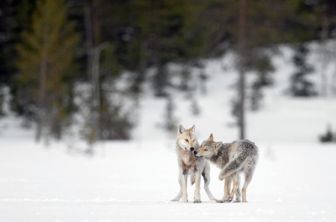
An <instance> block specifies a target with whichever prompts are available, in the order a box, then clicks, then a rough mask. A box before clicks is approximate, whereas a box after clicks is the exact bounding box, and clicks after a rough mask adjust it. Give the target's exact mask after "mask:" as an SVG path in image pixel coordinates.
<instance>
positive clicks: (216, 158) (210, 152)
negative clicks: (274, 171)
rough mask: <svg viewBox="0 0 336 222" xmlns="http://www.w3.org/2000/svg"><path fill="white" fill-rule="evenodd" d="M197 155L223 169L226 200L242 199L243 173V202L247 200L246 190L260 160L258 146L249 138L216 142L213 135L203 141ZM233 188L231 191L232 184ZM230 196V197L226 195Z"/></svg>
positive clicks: (221, 178) (220, 177)
mask: <svg viewBox="0 0 336 222" xmlns="http://www.w3.org/2000/svg"><path fill="white" fill-rule="evenodd" d="M196 156H199V157H204V158H206V159H208V160H210V162H212V163H214V164H215V165H216V166H217V167H219V168H220V169H221V172H220V174H219V177H218V178H219V179H220V180H224V179H225V185H224V187H225V188H224V200H225V199H230V198H233V194H234V193H235V194H236V201H237V202H239V201H240V181H239V174H240V173H241V174H243V176H244V178H245V181H244V185H243V188H242V196H243V202H247V199H246V190H247V186H248V185H249V183H250V182H251V180H252V177H253V173H254V170H255V167H256V164H257V161H258V147H257V146H256V145H255V144H254V143H253V142H251V141H249V140H237V141H233V142H231V143H222V142H215V141H214V138H213V135H212V134H210V136H209V138H208V139H207V140H205V141H203V142H202V144H201V146H200V148H199V149H198V151H197V154H196ZM231 182H233V189H232V192H230V184H231ZM225 196H229V197H225Z"/></svg>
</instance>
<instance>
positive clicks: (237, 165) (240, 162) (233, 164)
mask: <svg viewBox="0 0 336 222" xmlns="http://www.w3.org/2000/svg"><path fill="white" fill-rule="evenodd" d="M247 158H248V156H247V155H243V154H240V155H239V156H238V157H237V158H235V159H234V160H232V161H230V162H229V163H228V164H227V165H226V166H225V167H224V169H223V170H222V172H221V174H222V176H223V177H227V176H229V175H231V174H233V173H235V172H237V171H239V170H241V168H243V166H244V162H245V161H246V160H247Z"/></svg>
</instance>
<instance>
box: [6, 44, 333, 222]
mask: <svg viewBox="0 0 336 222" xmlns="http://www.w3.org/2000/svg"><path fill="white" fill-rule="evenodd" d="M282 51H283V53H282V54H283V56H275V57H274V60H275V64H276V66H277V67H278V69H277V71H276V73H275V74H274V78H275V83H274V84H275V85H274V87H273V88H269V89H267V90H265V100H264V102H263V107H262V109H261V110H260V111H258V112H248V113H247V123H248V128H247V137H248V138H249V139H250V140H252V141H254V142H256V144H257V145H258V147H259V150H260V158H259V162H258V165H257V168H256V171H255V176H254V178H253V180H252V182H251V184H250V186H249V188H248V201H249V202H248V203H213V202H210V201H209V200H208V199H207V197H206V195H205V193H204V192H203V191H202V193H201V194H202V201H203V202H202V203H201V204H194V203H193V187H191V186H190V185H189V187H188V188H189V189H188V192H189V202H188V203H180V202H178V203H176V202H171V201H170V199H171V198H173V197H174V196H175V195H176V193H177V192H178V182H177V161H176V154H175V142H174V138H173V137H171V136H167V134H166V133H165V132H164V131H163V130H162V128H161V127H160V126H161V125H162V124H163V122H164V109H165V104H166V101H165V100H163V99H155V98H153V96H152V93H151V92H150V91H149V89H148V88H149V87H147V88H146V92H145V95H144V98H143V99H142V100H141V106H140V109H139V113H138V115H139V117H140V119H139V124H138V126H137V127H136V128H135V129H134V131H133V138H134V139H133V140H132V141H129V142H106V143H99V144H97V145H96V146H95V147H94V148H95V150H96V152H95V153H96V154H95V155H94V156H91V157H90V156H86V155H82V154H78V153H76V152H74V151H73V149H71V147H72V148H79V149H80V148H81V147H84V148H85V145H83V144H81V143H77V142H75V140H72V139H71V138H70V139H68V140H65V141H63V142H60V143H55V142H51V143H50V144H49V146H45V145H44V144H36V143H35V142H34V141H33V137H34V134H33V132H32V131H27V130H24V129H22V128H20V125H21V122H20V121H19V120H18V119H17V118H16V117H15V116H14V115H9V116H7V117H5V118H2V119H0V222H20V221H25V222H26V221H32V222H39V221H41V222H46V221H55V222H56V221H70V222H76V221H113V222H114V221H193V222H197V221H227V222H228V221H244V222H246V221H293V222H294V221H295V222H296V221H336V207H335V202H336V192H335V190H334V188H335V187H336V175H335V173H334V172H333V170H334V169H336V161H335V160H334V159H335V158H334V155H335V156H336V146H335V145H334V144H330V145H325V144H319V143H318V142H317V141H318V135H319V134H321V133H323V132H324V130H325V128H326V124H327V123H330V124H331V125H332V126H334V128H336V118H335V116H336V115H335V113H336V101H335V97H332V96H329V97H327V98H319V97H317V98H312V99H309V100H303V99H293V98H290V97H289V96H287V95H286V93H285V90H286V88H287V87H288V86H287V85H285V83H287V80H288V78H289V75H290V74H291V72H292V70H293V67H292V66H291V65H290V64H289V62H288V60H289V58H290V57H289V55H290V53H291V52H290V50H288V49H287V48H283V49H282ZM232 59H233V58H232V56H226V57H225V58H224V59H218V60H211V61H207V62H206V64H207V65H206V72H207V73H208V74H209V77H210V79H209V81H208V82H207V87H208V93H207V94H206V95H202V94H201V93H200V92H198V91H197V92H196V93H195V96H196V98H197V101H198V102H199V105H200V107H201V114H200V116H193V115H191V112H190V98H189V97H188V96H187V95H185V94H183V93H179V92H172V95H173V98H174V103H175V106H176V112H175V115H176V118H177V122H178V123H182V124H183V125H184V126H186V127H188V126H191V125H192V124H195V125H196V132H197V135H198V136H199V140H200V141H202V140H203V139H205V138H206V137H207V136H208V135H209V133H210V132H212V133H214V136H215V140H222V141H224V142H229V141H232V140H235V139H236V137H237V128H236V127H232V122H233V121H232V116H231V114H230V100H231V98H232V96H233V95H234V93H235V92H234V90H235V89H234V88H233V84H234V83H235V81H236V79H237V75H236V73H235V72H234V70H233V68H232V64H233V62H232ZM311 60H312V61H313V62H314V61H315V59H314V56H312V58H311ZM316 61H317V60H316ZM223 67H225V69H223ZM316 67H318V62H316ZM223 70H224V71H223ZM328 70H329V71H328V72H330V73H332V72H335V69H334V68H333V67H332V66H331V65H330V66H328ZM195 72H196V71H195ZM316 72H317V73H318V69H317V70H316ZM251 79H252V76H251V77H249V81H251ZM218 173H219V170H218V169H217V168H216V167H215V166H214V165H211V183H210V189H211V191H212V192H213V193H214V195H215V196H216V197H217V198H221V197H222V195H223V184H222V182H221V181H219V180H218V179H217V178H218Z"/></svg>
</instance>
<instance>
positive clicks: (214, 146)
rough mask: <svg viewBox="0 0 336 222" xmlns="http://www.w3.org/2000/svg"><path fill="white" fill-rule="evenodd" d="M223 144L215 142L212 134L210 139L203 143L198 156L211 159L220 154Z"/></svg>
mask: <svg viewBox="0 0 336 222" xmlns="http://www.w3.org/2000/svg"><path fill="white" fill-rule="evenodd" d="M222 144H223V143H222V142H215V141H214V138H213V135H212V133H211V134H210V136H209V138H208V139H206V140H204V141H203V142H202V144H201V146H200V148H199V149H198V150H197V154H196V156H199V157H201V156H202V157H205V158H211V157H213V156H215V155H217V154H218V151H219V149H220V148H221V146H222Z"/></svg>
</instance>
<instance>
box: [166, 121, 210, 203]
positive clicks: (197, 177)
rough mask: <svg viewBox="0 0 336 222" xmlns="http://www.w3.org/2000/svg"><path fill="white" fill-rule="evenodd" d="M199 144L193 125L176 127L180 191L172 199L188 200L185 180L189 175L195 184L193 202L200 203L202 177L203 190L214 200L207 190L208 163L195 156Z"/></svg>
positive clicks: (208, 179) (208, 181)
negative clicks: (202, 180)
mask: <svg viewBox="0 0 336 222" xmlns="http://www.w3.org/2000/svg"><path fill="white" fill-rule="evenodd" d="M198 148H199V144H198V141H197V138H196V135H195V126H192V127H191V128H189V129H185V128H184V127H183V126H182V125H180V126H179V127H178V133H177V139H176V153H177V162H178V171H179V172H178V181H179V184H180V191H179V193H178V194H177V196H176V197H175V198H174V199H173V200H172V201H179V200H180V199H181V200H182V201H183V202H188V193H187V180H188V175H190V180H191V184H195V191H194V203H201V195H200V183H201V177H203V179H204V190H205V192H206V194H207V195H208V197H209V199H210V200H214V201H216V199H215V197H214V196H213V195H212V193H211V192H210V190H209V183H210V164H209V163H208V161H207V160H206V159H204V158H203V157H196V156H195V153H194V152H195V151H196V150H197V149H198Z"/></svg>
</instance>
